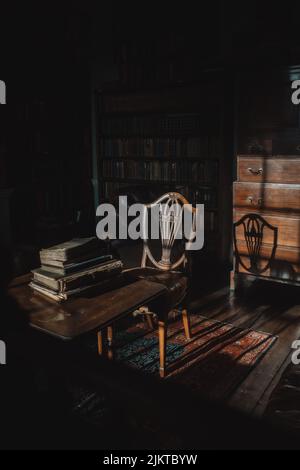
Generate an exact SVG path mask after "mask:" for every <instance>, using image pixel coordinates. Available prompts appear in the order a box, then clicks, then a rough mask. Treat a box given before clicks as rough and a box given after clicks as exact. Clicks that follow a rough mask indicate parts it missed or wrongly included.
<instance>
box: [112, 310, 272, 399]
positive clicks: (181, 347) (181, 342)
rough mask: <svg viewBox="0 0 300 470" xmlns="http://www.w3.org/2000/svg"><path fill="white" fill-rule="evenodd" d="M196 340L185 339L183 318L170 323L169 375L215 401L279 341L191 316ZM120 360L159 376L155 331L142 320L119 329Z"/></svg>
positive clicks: (233, 387)
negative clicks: (139, 322)
mask: <svg viewBox="0 0 300 470" xmlns="http://www.w3.org/2000/svg"><path fill="white" fill-rule="evenodd" d="M191 329H192V339H191V340H190V341H187V340H186V338H185V335H184V331H183V328H182V323H181V320H180V319H178V320H177V321H175V322H173V323H171V324H170V325H169V327H168V340H167V377H166V379H165V380H169V381H175V382H177V383H181V384H183V385H185V386H186V387H187V388H188V389H190V390H193V391H194V392H197V393H202V394H205V395H206V396H207V397H208V398H210V399H213V400H219V401H222V400H225V399H226V398H227V397H228V395H229V394H230V393H232V391H233V390H234V389H235V388H236V387H237V386H238V385H239V384H240V383H241V382H242V381H243V380H244V379H245V378H246V377H247V375H248V374H249V372H250V371H251V370H252V369H253V367H255V366H256V365H257V363H258V362H259V361H260V359H261V358H262V357H263V356H264V355H265V354H266V353H267V352H268V350H269V349H270V348H271V347H272V345H273V344H274V343H275V341H276V339H277V338H276V337H275V336H272V335H270V334H267V333H263V332H259V331H254V330H244V329H241V328H236V327H234V326H233V325H230V324H226V323H221V322H218V321H216V320H209V319H207V318H204V317H201V316H199V315H191ZM115 358H116V360H117V361H120V362H122V363H126V364H127V365H129V366H131V367H134V368H138V369H142V370H143V371H144V372H146V373H149V374H153V375H158V371H159V366H158V364H159V351H158V338H157V331H156V330H155V331H150V332H149V330H148V331H147V329H145V326H144V325H143V324H138V325H135V326H132V327H129V328H128V329H127V330H126V331H120V332H119V333H118V334H117V340H116V351H115Z"/></svg>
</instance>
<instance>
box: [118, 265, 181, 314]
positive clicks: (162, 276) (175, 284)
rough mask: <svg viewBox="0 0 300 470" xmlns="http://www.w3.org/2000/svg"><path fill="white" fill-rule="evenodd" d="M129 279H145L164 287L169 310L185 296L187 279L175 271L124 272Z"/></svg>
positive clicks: (135, 269)
mask: <svg viewBox="0 0 300 470" xmlns="http://www.w3.org/2000/svg"><path fill="white" fill-rule="evenodd" d="M126 274H127V275H128V276H129V278H130V279H134V280H136V279H146V280H147V281H152V282H157V283H159V284H163V285H164V286H166V288H167V290H168V295H167V303H168V306H169V308H170V309H172V308H174V307H176V305H178V304H179V303H180V302H181V301H182V300H183V299H184V297H185V296H186V293H187V286H188V279H187V277H186V276H185V275H184V274H182V273H180V272H175V271H161V270H160V269H155V268H133V269H129V270H128V271H126Z"/></svg>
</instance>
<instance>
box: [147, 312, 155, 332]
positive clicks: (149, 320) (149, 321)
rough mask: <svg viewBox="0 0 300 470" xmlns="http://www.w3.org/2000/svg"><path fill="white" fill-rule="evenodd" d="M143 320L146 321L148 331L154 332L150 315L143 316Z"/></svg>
mask: <svg viewBox="0 0 300 470" xmlns="http://www.w3.org/2000/svg"><path fill="white" fill-rule="evenodd" d="M145 319H146V322H147V324H148V328H150V330H154V323H153V317H152V315H149V314H148V315H147V314H145Z"/></svg>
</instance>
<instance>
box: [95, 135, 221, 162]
mask: <svg viewBox="0 0 300 470" xmlns="http://www.w3.org/2000/svg"><path fill="white" fill-rule="evenodd" d="M101 154H102V155H103V156H104V158H116V157H126V156H129V157H135V156H136V157H153V158H162V157H167V158H186V157H188V158H218V157H219V155H220V141H219V139H218V138H217V137H215V136H214V137H207V136H203V137H189V138H178V137H171V138H170V137H165V138H152V137H147V138H118V139H111V138H103V139H102V140H101Z"/></svg>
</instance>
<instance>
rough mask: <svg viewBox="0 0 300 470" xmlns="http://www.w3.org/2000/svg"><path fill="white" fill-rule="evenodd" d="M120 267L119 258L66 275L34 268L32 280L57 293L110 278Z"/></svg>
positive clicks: (119, 270) (118, 271)
mask: <svg viewBox="0 0 300 470" xmlns="http://www.w3.org/2000/svg"><path fill="white" fill-rule="evenodd" d="M122 267H123V264H122V262H121V261H120V260H111V261H108V262H107V263H102V264H100V265H98V266H94V267H92V268H90V269H86V270H84V271H79V272H77V273H73V274H70V275H68V276H61V275H60V274H57V273H53V272H50V271H46V270H45V269H43V268H38V269H34V270H33V271H32V274H33V281H34V282H36V283H38V284H40V285H42V286H44V287H46V288H50V289H52V290H53V291H55V292H57V293H63V292H66V291H68V290H72V289H75V288H81V287H84V286H87V285H89V286H91V285H94V284H96V283H97V282H99V281H100V280H107V279H110V278H112V277H113V276H115V275H116V274H119V273H120V272H121V270H122Z"/></svg>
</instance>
